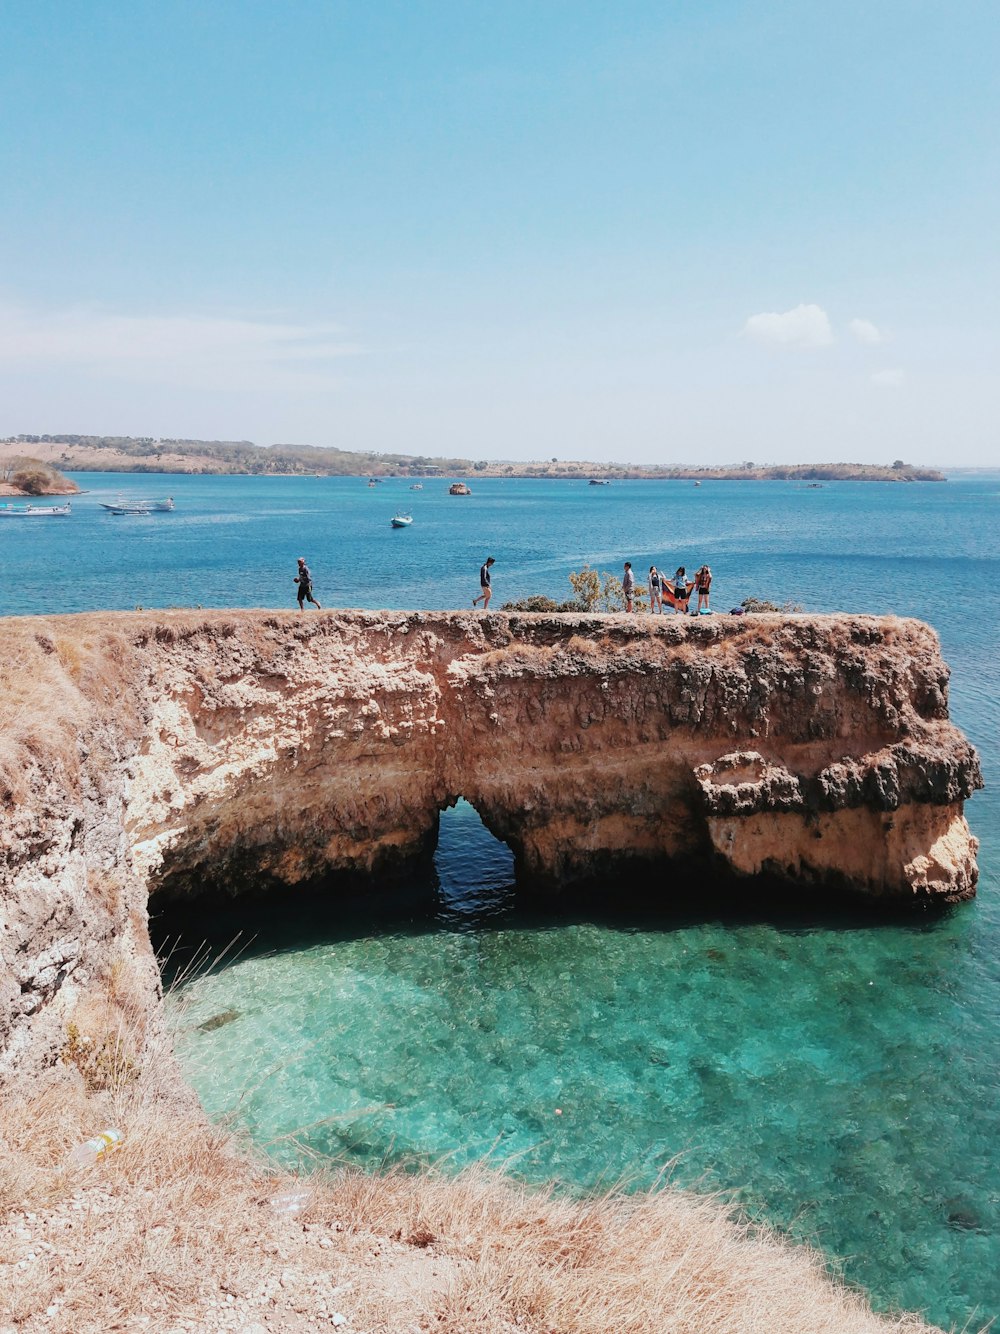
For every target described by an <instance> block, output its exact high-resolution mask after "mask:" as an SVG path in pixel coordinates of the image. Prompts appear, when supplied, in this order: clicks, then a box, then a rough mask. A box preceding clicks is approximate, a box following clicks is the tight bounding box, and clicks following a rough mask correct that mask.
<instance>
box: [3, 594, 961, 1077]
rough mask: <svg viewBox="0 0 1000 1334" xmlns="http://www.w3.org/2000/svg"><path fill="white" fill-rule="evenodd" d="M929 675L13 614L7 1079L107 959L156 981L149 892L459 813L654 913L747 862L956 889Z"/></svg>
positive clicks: (230, 887) (375, 618) (681, 650)
mask: <svg viewBox="0 0 1000 1334" xmlns="http://www.w3.org/2000/svg"><path fill="white" fill-rule="evenodd" d="M947 680H948V671H947V668H946V666H945V665H944V663H943V661H942V659H941V656H940V651H939V646H938V642H937V638H936V636H935V635H934V633H933V631H931V630H930V629H929V628H928V627H927V626H924V625H922V624H920V623H918V622H915V621H904V620H898V619H896V618H881V619H879V618H874V617H843V616H837V617H819V616H817V617H791V618H790V617H766V616H759V617H745V618H742V619H738V618H735V617H734V618H729V617H721V616H720V617H713V618H711V619H709V618H703V619H700V620H693V619H692V620H691V621H690V622H685V621H682V620H680V618H678V619H677V620H671V619H667V618H662V619H661V618H652V617H625V616H589V617H583V616H581V617H575V616H567V615H561V616H544V615H511V616H506V615H503V614H500V615H494V614H490V615H488V616H483V615H481V614H479V615H477V614H473V613H469V614H458V613H452V614H445V613H441V614H431V613H403V612H391V613H390V612H383V613H365V612H351V613H326V612H324V613H322V614H313V615H311V616H309V617H300V616H298V615H297V614H295V613H288V614H286V613H267V612H216V613H192V612H162V613H155V614H152V613H151V614H146V613H135V614H131V613H121V614H108V615H101V616H97V615H86V616H75V617H52V618H42V617H38V618H24V619H19V620H9V621H6V622H4V623H3V637H2V640H0V685H2V686H3V692H2V698H0V716H2V717H3V719H4V731H3V733H2V743H0V807H2V809H3V813H4V823H3V828H2V832H0V889H2V891H3V895H4V897H3V907H2V909H0V913H2V917H0V952H2V956H3V957H2V961H0V1042H2V1044H3V1046H4V1048H5V1051H6V1054H5V1056H3V1057H0V1069H2V1068H3V1064H4V1063H6V1064H7V1065H8V1066H10V1065H11V1064H14V1063H16V1062H17V1061H18V1060H20V1059H22V1057H24V1055H25V1053H26V1052H27V1051H28V1049H29V1047H32V1044H34V1051H35V1053H36V1055H37V1053H38V1051H40V1050H44V1049H45V1046H46V1042H47V1043H48V1045H49V1048H50V1049H51V1047H52V1043H53V1042H55V1041H56V1039H57V1036H58V1034H59V1032H61V1031H62V1030H61V1028H60V1024H61V1023H62V1024H63V1025H64V1021H65V1018H66V1015H67V1014H69V1013H71V1011H72V1008H73V1006H74V1004H78V1003H79V1001H80V997H81V996H82V995H84V994H89V993H90V992H92V991H93V989H94V987H96V986H97V985H98V984H100V985H102V986H105V985H106V984H107V976H108V974H109V970H110V971H112V972H113V971H114V969H115V968H117V969H118V982H117V984H116V985H117V988H118V990H119V991H120V990H121V988H122V976H123V975H127V977H128V978H129V979H131V982H132V983H133V984H134V986H135V987H136V988H138V990H139V991H142V992H145V991H148V989H149V988H150V987H155V967H154V966H153V962H152V959H151V955H150V951H149V945H148V937H147V936H146V931H145V905H146V897H147V894H150V895H153V896H156V895H160V896H169V895H190V894H197V893H199V892H202V891H203V890H205V889H206V888H210V889H212V890H214V891H216V892H231V893H234V894H235V893H241V892H245V891H246V890H247V889H250V888H253V887H255V886H256V887H268V886H272V885H274V884H278V883H280V884H283V885H292V886H293V885H296V884H300V883H303V882H312V881H315V880H317V879H318V878H320V877H324V876H331V877H332V878H331V879H330V881H329V892H331V893H346V892H348V891H349V890H350V889H352V888H355V887H356V886H357V885H358V884H359V882H360V883H363V882H364V880H365V879H366V878H368V877H370V876H371V875H373V874H379V873H382V872H388V871H393V870H399V869H405V868H406V867H407V866H408V865H409V864H410V863H411V862H413V861H414V860H416V859H419V858H420V857H421V856H425V855H426V853H427V851H428V849H429V848H431V847H432V846H433V843H434V839H435V837H436V830H437V817H438V814H439V812H440V811H441V810H442V809H443V808H444V807H446V806H448V805H449V804H451V803H453V802H454V801H455V800H456V799H457V798H459V797H464V798H466V799H467V800H468V801H470V802H471V803H472V804H473V805H474V806H475V807H476V808H477V810H478V811H479V812H480V814H481V816H482V817H483V819H484V821H485V823H486V824H487V826H488V827H489V828H490V829H491V830H492V831H493V832H494V833H495V834H496V835H497V836H498V837H500V838H503V839H505V840H506V841H507V842H508V843H509V844H510V846H511V848H512V849H513V851H514V854H515V859H516V864H517V871H518V877H519V881H520V882H521V883H523V884H524V885H525V886H534V887H538V888H541V889H547V890H550V891H556V892H561V893H564V894H571V893H572V891H573V887H574V886H575V885H578V884H580V883H581V882H583V881H587V880H592V879H595V878H600V877H604V876H606V875H609V874H613V873H618V872H621V871H623V870H629V869H637V870H641V871H642V875H643V882H644V885H645V886H646V888H647V891H648V890H649V889H650V888H652V889H653V890H654V892H657V893H659V894H660V895H661V896H662V898H663V900H664V902H671V901H677V900H679V899H681V898H683V897H684V896H686V895H688V894H689V893H690V888H691V885H692V884H704V883H705V882H706V880H707V879H708V878H712V877H714V878H718V877H724V878H725V877H728V878H729V879H731V880H734V881H737V882H739V881H741V880H745V882H746V892H747V893H748V894H751V893H753V892H754V888H753V886H754V882H753V880H752V879H751V878H752V877H757V876H762V875H763V876H767V877H771V878H777V879H780V880H783V881H785V882H786V883H788V884H791V885H797V886H800V887H801V891H802V893H803V894H808V893H809V892H810V890H811V889H812V887H814V886H819V885H830V886H835V887H843V888H844V889H847V890H850V891H852V892H855V893H860V894H865V895H869V896H872V897H875V898H879V899H891V900H896V901H901V902H906V903H929V902H932V901H938V902H951V901H955V900H958V899H963V898H966V897H968V896H970V895H971V894H972V893H973V892H974V888H975V883H976V874H977V872H976V863H975V853H976V847H977V844H976V840H975V839H974V838H973V837H972V835H971V834H970V832H969V829H968V826H967V824H966V822H965V818H964V816H963V813H962V804H963V801H964V800H965V798H967V797H968V796H970V795H971V793H972V792H973V791H975V789H976V788H977V787H979V786H980V785H981V779H980V774H979V766H978V761H977V758H976V755H975V752H974V750H973V749H972V747H971V746H970V745H969V743H968V742H967V741H966V740H965V738H964V737H963V736H962V735H961V733H960V732H958V731H957V729H956V728H955V727H954V726H953V725H952V724H951V723H950V722H949V721H948V709H947ZM46 1034H48V1037H47V1038H46V1037H45V1035H46ZM30 1035H33V1036H30ZM29 1037H30V1040H29Z"/></svg>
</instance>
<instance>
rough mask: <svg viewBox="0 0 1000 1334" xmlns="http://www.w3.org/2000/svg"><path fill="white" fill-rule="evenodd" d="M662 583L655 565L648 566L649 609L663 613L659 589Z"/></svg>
mask: <svg viewBox="0 0 1000 1334" xmlns="http://www.w3.org/2000/svg"><path fill="white" fill-rule="evenodd" d="M662 584H663V578H662V576H661V574H660V572H659V570H658V569H657V568H656V566H655V565H651V566H650V567H649V610H650V612H654V611H658V612H659V613H660V615H661V616H662V615H663V601H662V598H661V593H660V589H661V586H662Z"/></svg>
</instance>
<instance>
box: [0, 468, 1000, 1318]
mask: <svg viewBox="0 0 1000 1334" xmlns="http://www.w3.org/2000/svg"><path fill="white" fill-rule="evenodd" d="M79 480H80V482H81V485H84V486H92V487H95V488H97V487H100V488H101V490H102V492H103V493H104V496H105V497H106V496H107V495H109V494H112V493H113V492H114V491H116V490H117V489H119V488H120V487H124V488H125V489H128V490H132V491H143V492H146V493H149V494H166V493H171V494H173V495H174V496H175V498H176V500H177V503H178V510H177V512H176V513H175V514H173V515H164V516H158V517H156V518H151V519H121V518H113V517H104V516H103V514H102V512H100V511H99V510H98V509H97V508H96V500H97V498H98V497H97V496H96V495H94V496H87V497H81V499H80V500H79V501H77V502H74V510H75V513H74V516H73V518H72V519H71V520H68V521H63V520H51V521H50V520H39V521H32V522H31V523H27V522H26V521H19V520H10V521H7V522H3V521H0V608H2V609H3V610H4V611H5V612H28V611H41V610H89V609H92V608H95V607H130V606H134V605H135V604H136V603H142V604H143V605H145V606H167V605H171V604H178V603H180V604H184V603H187V604H191V603H195V602H200V603H202V604H203V605H205V606H224V605H236V606H239V605H266V606H279V605H288V604H293V595H294V587H293V585H292V583H291V578H292V574H293V573H294V558H295V556H296V555H299V554H304V555H306V556H307V558H308V559H309V562H310V564H311V566H312V569H313V573H314V576H315V579H316V587H317V592H318V595H319V596H320V598H321V599H322V600H324V601H325V602H329V603H332V604H337V605H356V606H370V607H376V606H397V607H417V606H423V607H430V608H433V607H447V606H464V605H467V603H468V601H469V599H470V598H471V596H472V593H473V592H474V591H476V589H475V585H476V572H477V570H478V566H479V564H480V562H481V561H482V559H483V558H484V556H485V555H486V554H487V553H489V552H492V554H493V555H495V556H496V557H497V565H496V567H495V570H494V574H495V587H496V590H497V601H498V602H499V601H501V600H503V599H504V598H506V597H521V596H525V595H527V594H529V593H535V592H543V593H548V594H550V595H552V596H556V597H564V596H566V593H567V592H568V584H567V582H566V574H567V573H568V571H569V570H570V569H574V568H579V565H580V564H581V563H582V561H583V560H584V559H587V558H589V559H590V560H591V561H592V562H593V563H599V564H601V565H602V566H604V567H606V568H610V569H615V570H620V567H621V562H622V561H623V560H624V559H626V558H629V559H632V561H633V563H634V564H635V566H636V568H637V570H642V569H644V568H646V567H648V565H649V564H650V562H651V561H654V560H655V562H656V563H657V564H658V565H660V566H662V567H663V568H665V569H668V570H672V569H673V568H674V566H675V565H676V564H677V563H678V562H679V561H683V562H684V563H685V564H686V565H687V566H688V568H693V567H696V566H697V565H698V564H700V563H701V561H702V560H704V559H707V560H708V561H709V562H710V563H711V565H712V567H713V570H714V572H715V588H716V590H717V592H716V594H715V595H714V598H713V600H714V601H716V603H717V605H718V606H720V607H721V608H727V607H728V606H730V605H733V604H735V603H737V602H738V601H739V600H740V599H741V598H742V597H744V596H746V595H747V594H749V593H755V594H758V595H761V596H766V597H770V598H772V599H775V600H778V601H782V600H784V599H785V598H790V599H792V600H794V601H797V602H800V603H802V604H803V605H804V606H805V607H806V608H807V609H811V610H830V609H844V610H864V611H895V612H898V613H901V614H908V615H917V616H920V617H922V618H923V619H926V620H929V621H930V622H931V623H932V624H934V625H935V626H936V627H937V629H938V630H939V632H940V634H941V637H942V644H943V648H944V651H945V655H946V657H947V658H948V660H949V662H950V663H951V666H952V669H953V680H952V712H953V716H954V717H955V719H956V721H957V722H958V723H959V725H960V726H962V727H964V728H965V730H966V731H967V732H968V733H969V734H970V735H971V736H972V738H973V740H975V741H976V743H977V745H978V746H979V747H980V750H981V752H982V756H983V761H984V768H985V771H986V776H987V782H988V784H989V789H988V790H987V792H985V793H981V794H979V795H978V796H977V797H976V798H975V799H974V801H973V802H971V803H970V806H969V812H968V813H969V815H970V819H971V822H972V824H973V827H974V829H975V831H976V832H977V833H978V834H979V835H980V837H981V838H982V840H983V846H982V852H981V867H982V873H983V875H982V881H981V887H980V897H979V898H978V900H977V901H976V902H975V903H973V904H970V905H966V906H964V907H962V908H960V909H958V910H956V911H954V912H951V913H949V914H947V915H946V916H944V917H942V918H938V919H935V920H933V921H922V922H918V923H902V924H901V923H898V922H884V921H879V920H876V919H874V918H871V917H868V916H851V915H842V916H840V917H838V918H831V917H830V916H826V917H824V918H822V919H816V920H808V919H792V918H789V917H787V916H785V917H779V916H774V917H771V918H767V917H758V918H756V919H754V918H744V919H733V918H722V917H720V916H719V915H718V913H717V911H716V910H715V909H713V908H712V907H711V905H710V904H709V905H708V906H707V907H706V908H705V911H704V912H703V913H702V914H701V916H700V917H699V916H692V915H688V916H687V917H686V918H684V919H682V920H681V919H677V918H673V919H664V918H662V917H659V918H657V917H648V916H642V915H640V914H633V915H631V916H626V917H622V916H618V917H617V918H614V919H609V918H608V917H606V916H605V917H601V916H599V915H596V914H593V913H587V914H580V915H578V916H577V917H575V918H573V917H569V918H567V917H562V918H560V919H552V918H545V917H540V916H538V915H537V914H535V915H532V914H529V913H527V912H526V911H525V910H524V909H523V907H518V906H517V904H516V903H515V902H514V900H513V896H512V894H511V892H510V884H509V881H510V873H509V862H508V860H507V858H506V856H505V853H504V850H502V849H498V848H497V847H496V845H494V844H492V843H491V842H490V840H489V839H488V836H487V835H486V834H485V831H483V830H481V828H480V827H479V825H478V820H477V818H476V817H475V815H474V813H472V812H470V811H469V810H467V809H466V810H464V811H462V810H460V811H459V812H457V813H452V815H451V817H450V819H449V818H446V819H445V821H444V822H443V829H442V843H441V848H440V849H439V858H438V867H437V870H438V875H437V883H436V884H435V883H428V884H425V885H417V886H413V887H412V892H411V895H410V896H409V897H403V898H399V897H397V898H395V899H393V900H389V899H383V900H380V901H379V902H377V903H375V904H373V905H370V906H369V907H368V908H365V909H352V910H351V911H346V910H340V911H335V910H331V909H329V908H327V910H326V911H321V910H319V909H318V908H317V907H316V906H315V905H305V906H304V911H303V912H302V913H301V914H297V915H292V916H288V915H287V914H286V915H285V916H284V917H283V918H282V921H281V923H280V924H276V923H275V922H274V921H273V920H269V918H271V917H273V914H268V915H265V916H262V915H261V912H260V910H258V909H256V908H252V907H250V906H249V905H247V904H245V903H244V904H241V907H240V913H239V918H240V926H241V927H242V928H243V930H244V933H245V937H247V936H249V935H252V934H254V933H256V937H257V938H256V941H255V942H254V944H253V945H252V946H251V947H250V948H248V949H247V950H246V951H245V952H244V954H243V955H241V956H240V958H239V959H238V961H237V962H236V963H235V964H233V965H232V966H230V967H228V968H225V969H223V970H221V971H220V972H218V973H216V974H214V975H210V976H208V977H206V978H203V979H201V980H199V981H198V982H196V983H194V984H193V985H191V986H189V987H188V988H186V990H185V991H184V993H183V996H182V997H180V996H179V997H178V1000H179V1001H180V1003H179V1004H178V1007H177V1010H176V1022H177V1025H178V1030H179V1037H178V1049H179V1052H180V1055H181V1057H182V1060H183V1061H184V1063H185V1067H186V1068H187V1070H188V1071H189V1073H190V1075H191V1077H192V1079H193V1080H194V1082H195V1084H196V1087H197V1088H198V1089H199V1092H200V1093H201V1096H202V1098H203V1100H204V1101H205V1104H206V1106H207V1107H208V1108H209V1110H210V1111H211V1112H212V1113H213V1114H220V1115H221V1114H223V1113H230V1114H232V1115H235V1116H236V1117H237V1118H238V1119H241V1120H243V1121H244V1122H245V1123H246V1124H247V1125H248V1126H249V1127H250V1128H251V1130H252V1132H253V1133H254V1135H255V1136H256V1137H257V1138H258V1140H259V1141H260V1142H262V1143H267V1144H269V1146H270V1148H271V1151H272V1152H275V1153H277V1154H279V1155H282V1156H294V1154H295V1152H296V1150H295V1147H294V1142H293V1140H292V1139H290V1138H287V1137H288V1136H289V1135H290V1134H292V1133H294V1132H296V1131H297V1132H298V1138H300V1139H301V1140H302V1141H303V1142H305V1143H306V1144H308V1145H309V1146H310V1147H311V1148H313V1149H315V1150H317V1151H320V1152H333V1153H338V1154H347V1155H349V1156H351V1157H353V1158H356V1159H358V1160H361V1161H365V1162H375V1161H381V1160H382V1159H383V1158H385V1157H394V1156H403V1157H408V1156H416V1157H423V1158H438V1157H439V1156H440V1155H442V1154H450V1155H452V1156H453V1159H454V1160H455V1161H464V1160H465V1159H467V1158H468V1157H470V1156H471V1157H475V1156H481V1155H482V1154H483V1153H486V1152H489V1151H490V1150H491V1149H492V1150H493V1152H494V1153H495V1154H497V1155H499V1156H501V1157H503V1158H506V1157H508V1156H510V1155H514V1159H513V1162H512V1167H513V1169H514V1170H517V1171H520V1172H524V1173H526V1174H529V1175H539V1176H550V1175H555V1176H557V1177H559V1178H560V1179H562V1180H564V1181H566V1182H567V1183H569V1184H571V1185H575V1186H579V1185H587V1184H590V1183H592V1182H594V1181H596V1180H605V1181H606V1180H608V1179H614V1178H617V1177H619V1176H626V1177H627V1178H628V1179H629V1180H631V1181H634V1182H636V1183H637V1184H642V1183H645V1182H648V1181H650V1180H652V1179H653V1178H654V1177H655V1175H656V1174H657V1172H658V1171H659V1170H660V1168H661V1167H662V1165H663V1164H664V1163H665V1162H666V1161H668V1160H670V1159H671V1158H673V1157H674V1156H675V1155H677V1154H680V1155H681V1158H680V1162H679V1165H678V1167H677V1169H676V1174H677V1176H678V1177H679V1178H680V1179H681V1180H683V1181H694V1180H698V1179H704V1180H706V1181H707V1182H708V1183H709V1184H711V1185H723V1186H726V1187H728V1188H731V1189H733V1190H735V1191H737V1192H738V1194H739V1198H740V1199H741V1200H742V1201H743V1202H744V1204H745V1205H746V1207H748V1208H749V1209H750V1210H751V1211H752V1212H754V1213H757V1214H760V1215H761V1216H763V1217H766V1218H768V1219H770V1220H772V1221H774V1222H776V1223H778V1224H780V1225H781V1226H783V1227H786V1228H789V1229H790V1230H792V1231H793V1232H796V1233H798V1234H800V1235H805V1236H809V1237H811V1238H813V1239H815V1240H817V1241H818V1242H819V1243H820V1244H821V1245H822V1246H823V1247H824V1249H825V1250H826V1251H827V1252H828V1253H829V1254H831V1255H839V1256H841V1257H843V1258H844V1268H845V1271H846V1273H847V1274H848V1275H849V1276H850V1277H851V1278H853V1279H856V1280H857V1281H859V1282H862V1283H864V1284H865V1285H866V1286H867V1287H868V1288H869V1289H870V1290H871V1291H872V1292H873V1293H874V1295H875V1297H876V1300H877V1301H879V1302H880V1303H882V1304H888V1303H896V1304H899V1305H903V1306H907V1307H922V1308H925V1309H926V1310H927V1311H928V1312H929V1314H930V1316H931V1317H932V1318H933V1319H934V1320H936V1321H938V1322H940V1323H942V1324H945V1325H947V1324H949V1323H952V1322H954V1323H958V1324H960V1323H962V1322H963V1321H964V1320H966V1319H967V1318H968V1317H970V1316H972V1317H973V1318H974V1320H978V1321H985V1320H986V1319H987V1318H989V1317H990V1316H992V1315H994V1314H996V1313H997V1312H998V1311H1000V1187H998V1184H997V1183H998V1180H1000V1174H998V1167H1000V1096H998V1095H1000V965H998V962H997V943H998V940H1000V921H998V909H997V899H998V896H997V889H998V879H1000V877H998V872H997V867H998V865H1000V805H998V801H997V797H996V795H995V792H996V788H997V779H998V777H1000V742H998V736H1000V726H998V724H1000V666H998V663H1000V654H998V649H1000V629H998V624H1000V622H998V613H1000V561H998V558H997V555H996V546H997V537H998V528H1000V525H998V515H1000V509H998V506H1000V477H997V478H993V479H989V478H979V479H977V480H975V481H971V480H968V481H967V480H953V481H951V482H949V483H948V484H946V485H944V486H933V485H914V486H890V485H885V486H883V485H878V484H849V483H841V484H831V485H829V486H827V487H824V488H823V489H821V490H815V491H811V490H806V489H799V488H796V487H794V486H792V485H790V484H785V483H755V484H746V483H718V484H711V485H709V484H706V485H704V486H702V487H700V488H694V487H690V486H686V485H684V484H681V483H625V484H617V485H615V486H612V487H607V488H605V487H600V488H598V487H594V488H588V487H586V485H584V484H580V483H546V482H520V481H517V482H515V481H509V482H501V481H493V482H479V481H474V482H473V483H472V486H473V488H474V492H475V494H474V495H473V496H472V497H470V498H466V499H460V498H454V497H449V496H447V495H446V494H445V490H446V484H444V483H439V482H427V483H425V489H424V491H423V492H415V493H411V492H409V491H408V488H407V484H406V483H404V482H401V481H400V482H394V483H392V482H390V483H385V484H383V485H382V486H381V487H379V488H375V489H371V490H369V489H368V488H367V487H366V485H365V483H364V482H363V481H359V480H355V479H345V480H342V481H327V480H315V479H242V478H240V479H231V478H177V477H171V478H169V479H159V480H157V479H141V480H140V481H139V482H138V483H137V482H136V480H135V479H122V480H118V479H113V478H99V477H95V476H93V475H89V476H81V477H80V478H79ZM399 505H405V506H406V507H408V508H410V509H412V511H413V513H414V525H413V527H412V528H411V529H409V530H404V531H401V532H394V531H393V530H391V529H390V528H389V517H390V516H391V514H392V512H393V510H394V509H395V508H397V506H399ZM282 906H283V909H287V907H288V905H287V902H286V903H284V904H283V905H282ZM265 908H266V905H265ZM197 933H198V935H199V936H201V935H208V936H210V937H212V938H213V939H216V940H218V941H220V942H224V941H225V940H228V939H229V938H230V936H231V935H232V934H233V933H234V927H233V923H232V922H231V921H230V922H227V921H224V920H219V919H217V918H215V917H208V916H206V917H203V918H202V919H201V920H200V921H199V923H198V932H197ZM219 1016H222V1017H224V1018H226V1019H227V1020H228V1021H227V1022H224V1023H221V1024H219V1025H218V1026H215V1025H213V1024H212V1022H211V1021H212V1020H214V1019H217V1018H218V1017H219ZM202 1024H207V1028H201V1027H199V1025H202ZM556 1108H558V1109H559V1110H560V1113H561V1114H560V1115H557V1114H556ZM303 1127H307V1129H304V1130H303V1129H302V1128H303Z"/></svg>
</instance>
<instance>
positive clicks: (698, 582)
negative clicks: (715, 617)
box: [693, 565, 712, 616]
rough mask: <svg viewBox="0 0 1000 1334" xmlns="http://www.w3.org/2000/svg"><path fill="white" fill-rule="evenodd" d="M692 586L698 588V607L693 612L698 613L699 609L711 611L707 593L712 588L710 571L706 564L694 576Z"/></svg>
mask: <svg viewBox="0 0 1000 1334" xmlns="http://www.w3.org/2000/svg"><path fill="white" fill-rule="evenodd" d="M694 586H695V588H696V589H697V590H698V609H697V611H695V612H694V613H693V614H694V615H695V616H697V615H698V612H700V611H711V607H709V605H708V595H709V593H710V591H711V588H712V571H711V570H710V569H709V568H708V566H707V565H703V566H702V567H701V569H700V570H699V571H698V572H697V573H696V574H695V576H694Z"/></svg>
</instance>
